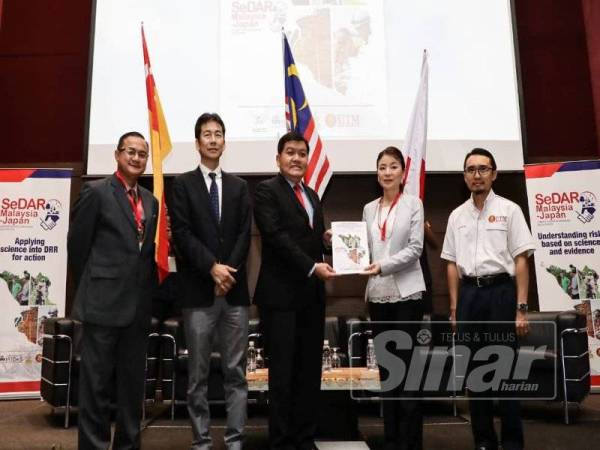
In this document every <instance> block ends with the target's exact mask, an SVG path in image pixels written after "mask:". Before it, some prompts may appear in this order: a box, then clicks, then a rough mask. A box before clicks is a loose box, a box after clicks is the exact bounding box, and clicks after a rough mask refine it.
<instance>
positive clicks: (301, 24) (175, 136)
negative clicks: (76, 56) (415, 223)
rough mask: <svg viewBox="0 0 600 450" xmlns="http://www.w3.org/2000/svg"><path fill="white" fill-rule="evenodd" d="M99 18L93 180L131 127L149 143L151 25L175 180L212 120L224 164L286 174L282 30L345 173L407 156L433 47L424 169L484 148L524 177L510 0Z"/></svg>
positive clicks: (196, 7)
mask: <svg viewBox="0 0 600 450" xmlns="http://www.w3.org/2000/svg"><path fill="white" fill-rule="evenodd" d="M93 20H94V23H93V29H94V35H93V39H92V45H93V49H92V55H93V58H92V68H91V88H90V99H89V100H90V102H89V103H90V110H89V129H88V148H87V173H88V174H91V175H104V174H108V173H111V172H112V171H113V170H114V167H115V162H114V157H113V151H114V148H115V145H116V141H117V139H118V137H119V136H120V135H121V134H122V133H124V132H125V131H130V130H137V131H141V132H142V133H143V134H145V135H148V112H147V102H146V91H145V74H144V62H143V55H142V44H141V31H140V29H141V23H142V22H143V23H144V28H145V33H146V39H147V43H148V48H149V52H150V58H151V62H152V69H153V73H154V77H155V80H156V85H157V88H158V91H159V94H160V98H161V102H162V105H163V108H164V112H165V116H166V120H167V124H168V128H169V131H170V135H171V140H172V142H173V144H174V146H173V151H172V152H171V154H170V155H169V157H168V159H167V160H166V162H165V166H164V172H165V173H167V174H176V173H181V172H184V171H187V170H191V169H193V168H194V167H195V166H196V165H197V164H198V153H197V151H196V150H195V146H194V123H195V121H196V118H197V117H198V116H199V115H200V114H201V113H202V112H205V111H211V112H218V113H219V114H220V115H221V117H222V118H223V119H224V121H225V124H226V128H227V129H226V141H227V147H226V151H225V153H224V155H223V158H222V161H221V162H222V165H223V167H224V168H226V169H227V170H229V171H230V172H234V173H240V174H265V173H271V172H274V171H275V170H276V165H275V153H276V141H277V139H278V138H279V137H280V136H281V135H282V134H284V133H285V132H286V126H285V115H284V79H283V55H282V39H281V36H282V29H284V30H285V32H286V35H287V37H288V40H289V41H290V45H291V47H292V52H293V54H294V58H295V60H296V64H297V67H298V71H299V77H300V80H301V82H302V84H303V86H304V90H305V93H306V96H307V99H308V101H309V103H310V107H311V109H312V112H313V115H314V116H315V119H316V122H317V129H318V131H319V133H320V135H321V138H322V140H323V145H324V147H325V150H326V152H327V154H328V156H329V159H330V162H331V165H332V168H333V171H334V174H335V173H361V172H362V173H364V172H372V171H373V170H374V158H375V155H376V154H377V153H378V152H379V151H380V150H381V149H383V148H384V147H386V146H388V145H396V146H399V147H402V140H403V138H404V135H405V133H406V127H407V122H408V119H409V116H410V113H411V110H412V107H413V103H414V99H415V95H416V92H417V87H418V81H419V75H420V67H421V58H422V54H423V50H424V49H427V51H428V54H429V66H430V69H429V111H428V116H429V125H428V144H427V170H428V171H429V172H440V171H444V172H445V171H460V170H462V160H463V157H464V154H465V153H466V152H467V151H468V150H470V149H471V148H472V147H474V146H482V147H486V148H489V149H490V150H492V152H494V154H495V155H496V158H497V161H498V166H499V168H500V169H502V170H522V165H523V146H522V139H521V126H520V112H519V95H518V81H517V70H516V57H515V49H514V38H513V26H514V25H513V23H512V14H511V3H510V1H509V0H486V1H481V0H453V1H451V2H450V1H448V2H446V1H439V0H419V1H414V0H389V1H386V0H363V1H361V0H347V1H343V0H338V1H325V0H322V1H310V0H304V1H302V0H288V1H284V0H280V1H277V0H272V1H254V0H248V1H243V0H237V1H212V0H211V1H208V0H206V1H203V0H172V1H167V0H128V1H121V0H96V5H95V17H94V19H93ZM150 172H151V166H150V164H149V167H148V170H147V173H150Z"/></svg>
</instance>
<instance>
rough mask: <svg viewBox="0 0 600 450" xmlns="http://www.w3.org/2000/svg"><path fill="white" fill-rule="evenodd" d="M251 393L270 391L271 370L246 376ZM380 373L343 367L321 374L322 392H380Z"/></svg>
mask: <svg viewBox="0 0 600 450" xmlns="http://www.w3.org/2000/svg"><path fill="white" fill-rule="evenodd" d="M246 379H247V380H248V390H249V391H261V392H262V391H268V390H269V369H257V370H256V372H249V373H247V374H246ZM379 388H380V384H379V371H378V370H369V369H367V368H366V367H341V368H339V369H331V370H329V371H327V372H323V373H322V374H321V390H322V391H351V390H355V389H359V390H368V391H378V390H379Z"/></svg>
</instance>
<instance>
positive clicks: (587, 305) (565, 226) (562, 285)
mask: <svg viewBox="0 0 600 450" xmlns="http://www.w3.org/2000/svg"><path fill="white" fill-rule="evenodd" d="M525 177H526V183H527V196H528V199H529V215H530V218H531V231H532V232H533V236H534V238H535V239H536V241H537V246H538V248H537V250H536V252H535V272H536V279H537V287H538V294H539V299H540V310H542V311H564V310H569V309H576V310H578V311H581V312H583V313H585V314H586V316H587V332H588V343H589V350H590V366H591V383H592V387H593V388H594V391H598V389H600V290H599V287H600V281H599V279H598V278H599V275H600V211H598V210H597V205H598V200H599V198H600V161H574V162H563V163H548V164H531V165H529V164H528V165H526V166H525Z"/></svg>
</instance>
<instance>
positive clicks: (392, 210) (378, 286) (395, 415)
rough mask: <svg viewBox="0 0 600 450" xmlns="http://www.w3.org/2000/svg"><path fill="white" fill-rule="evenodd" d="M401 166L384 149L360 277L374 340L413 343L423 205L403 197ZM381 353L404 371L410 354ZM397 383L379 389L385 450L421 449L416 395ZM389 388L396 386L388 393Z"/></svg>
mask: <svg viewBox="0 0 600 450" xmlns="http://www.w3.org/2000/svg"><path fill="white" fill-rule="evenodd" d="M404 165H405V164H404V158H403V157H402V153H401V152H400V150H398V149H397V148H396V147H387V148H386V149H384V150H383V151H382V152H381V153H379V155H378V156H377V181H378V182H379V185H380V186H381V188H382V190H383V195H382V196H381V197H379V198H378V199H375V200H373V201H372V202H370V203H367V204H366V205H365V207H364V209H363V221H364V222H366V223H367V234H368V236H369V250H370V254H371V261H372V263H371V264H370V265H369V266H368V267H367V268H366V269H365V272H364V273H365V275H369V281H368V283H367V289H366V292H365V299H366V300H367V304H368V308H369V315H370V317H371V321H373V322H382V321H386V322H387V323H380V324H377V323H375V324H374V330H373V331H374V333H375V336H377V334H379V333H381V332H384V331H389V330H402V331H405V332H406V333H408V334H409V335H410V336H411V338H412V342H415V338H416V333H417V331H418V330H419V328H420V322H421V320H422V318H423V306H422V301H421V298H422V295H423V291H425V281H424V279H423V272H422V271H421V265H420V263H419V257H420V256H421V252H422V250H423V231H424V228H423V204H422V203H421V200H420V199H419V198H418V197H415V196H412V195H409V194H404V193H403V192H402V181H403V179H404V168H405V167H404ZM390 322H404V323H390ZM406 322H408V323H406ZM375 344H376V345H375V352H376V356H377V353H380V355H381V352H382V348H381V347H380V346H378V341H377V339H376V341H375ZM378 347H379V348H378ZM386 348H387V351H388V352H391V353H394V354H395V355H396V356H397V357H399V358H401V359H402V360H403V361H404V364H405V367H406V368H408V367H409V362H410V358H411V355H412V351H411V350H400V351H399V350H396V348H395V342H390V343H389V344H388V345H386ZM378 350H379V351H378ZM381 356H382V355H381ZM378 360H379V361H382V358H379V357H378ZM379 370H380V377H381V380H382V381H384V380H387V379H388V374H389V373H388V370H387V368H385V367H383V366H380V367H379ZM404 375H406V372H404ZM397 377H398V374H394V373H392V374H391V378H390V379H389V381H387V382H386V383H385V384H386V385H388V386H384V384H383V383H382V390H383V389H384V388H385V389H386V391H385V392H382V396H383V397H384V398H387V400H384V402H383V420H384V437H385V447H384V448H385V449H386V450H388V449H389V450H391V449H421V448H422V441H423V418H422V414H421V410H420V402H419V401H418V400H414V397H417V396H418V392H406V391H405V389H404V382H403V381H404V380H399V379H395V378H397ZM390 382H391V384H397V386H395V387H393V388H391V389H390V388H389V383H390ZM402 397H412V398H413V399H411V400H404V399H402ZM392 399H395V400H392Z"/></svg>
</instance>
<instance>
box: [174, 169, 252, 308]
mask: <svg viewBox="0 0 600 450" xmlns="http://www.w3.org/2000/svg"><path fill="white" fill-rule="evenodd" d="M221 173H222V180H221V181H222V193H221V195H222V196H223V198H222V199H221V204H222V207H221V210H222V211H221V221H220V223H217V221H216V219H215V217H214V215H213V214H212V211H211V206H210V197H209V193H208V189H207V188H206V183H205V182H204V177H203V175H202V172H201V171H200V168H197V169H196V170H192V171H191V172H186V173H184V174H182V175H179V176H178V177H176V178H175V180H174V181H173V192H172V199H171V200H172V202H171V203H172V204H171V208H170V209H169V211H170V214H171V231H172V233H173V239H174V243H175V249H176V253H177V257H178V258H177V271H178V273H179V274H180V280H181V283H182V289H183V293H182V294H183V302H182V304H183V307H194V306H210V305H212V304H213V302H214V299H215V294H214V289H215V283H214V281H213V279H212V277H211V275H210V269H211V268H212V266H213V264H214V263H215V262H218V263H222V264H227V265H229V266H231V267H234V268H235V269H237V272H236V273H235V274H234V277H235V279H236V284H235V285H234V286H233V287H232V288H231V290H230V291H229V292H228V293H227V296H226V298H227V302H228V303H229V304H230V305H249V304H250V297H249V295H248V281H247V277H246V258H247V257H248V249H249V248H250V227H251V225H252V213H251V208H250V195H249V193H248V185H247V183H246V181H245V180H243V179H241V178H239V177H236V176H235V175H231V174H228V173H226V172H224V171H221Z"/></svg>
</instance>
